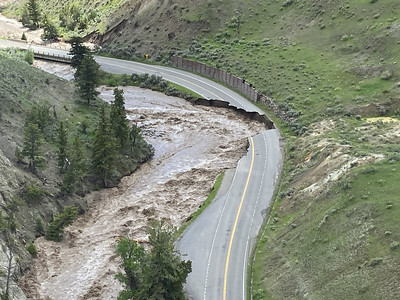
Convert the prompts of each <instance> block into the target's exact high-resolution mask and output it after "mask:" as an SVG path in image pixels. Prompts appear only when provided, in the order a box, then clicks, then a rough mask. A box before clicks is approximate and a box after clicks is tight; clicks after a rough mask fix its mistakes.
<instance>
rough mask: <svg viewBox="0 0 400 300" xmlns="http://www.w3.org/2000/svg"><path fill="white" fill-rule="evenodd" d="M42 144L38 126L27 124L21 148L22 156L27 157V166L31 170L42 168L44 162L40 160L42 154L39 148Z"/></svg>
mask: <svg viewBox="0 0 400 300" xmlns="http://www.w3.org/2000/svg"><path fill="white" fill-rule="evenodd" d="M42 144H43V137H42V133H41V132H40V129H39V126H38V125H37V124H34V123H29V124H28V126H27V127H26V128H25V135H24V146H23V148H22V155H23V156H24V157H26V156H27V157H28V160H29V166H30V167H32V168H36V167H43V166H44V160H43V159H41V157H42V153H41V152H40V146H41V145H42Z"/></svg>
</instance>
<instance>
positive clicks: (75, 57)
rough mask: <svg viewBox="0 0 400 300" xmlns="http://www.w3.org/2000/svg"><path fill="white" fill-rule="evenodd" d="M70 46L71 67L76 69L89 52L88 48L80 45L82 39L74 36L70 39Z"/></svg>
mask: <svg viewBox="0 0 400 300" xmlns="http://www.w3.org/2000/svg"><path fill="white" fill-rule="evenodd" d="M70 44H71V50H70V51H69V54H70V55H72V59H71V66H72V67H73V68H75V69H76V68H78V67H79V66H80V65H81V62H82V60H83V58H84V57H85V56H86V54H89V53H90V51H89V48H88V47H86V46H84V45H83V44H82V39H81V38H80V37H77V36H75V37H73V38H71V41H70Z"/></svg>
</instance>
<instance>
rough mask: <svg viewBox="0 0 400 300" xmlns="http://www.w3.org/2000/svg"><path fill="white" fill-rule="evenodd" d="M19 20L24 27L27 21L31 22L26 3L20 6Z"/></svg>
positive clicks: (26, 25)
mask: <svg viewBox="0 0 400 300" xmlns="http://www.w3.org/2000/svg"><path fill="white" fill-rule="evenodd" d="M20 21H21V23H22V25H24V26H25V27H28V25H29V23H30V22H31V19H30V16H29V11H28V6H27V5H24V7H23V8H22V13H21V18H20Z"/></svg>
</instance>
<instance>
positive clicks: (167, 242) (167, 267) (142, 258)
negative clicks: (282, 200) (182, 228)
mask: <svg viewBox="0 0 400 300" xmlns="http://www.w3.org/2000/svg"><path fill="white" fill-rule="evenodd" d="M174 232H175V231H174V229H173V228H172V227H170V226H166V224H165V223H163V222H157V221H156V222H154V223H153V224H152V227H151V229H150V231H149V241H150V251H149V252H145V251H144V248H143V246H140V245H138V244H137V243H136V242H135V241H132V240H130V239H127V238H124V239H121V241H120V242H119V243H118V246H117V253H118V254H119V255H120V256H121V258H122V263H121V265H120V267H121V268H122V270H123V272H119V273H117V275H116V278H117V279H118V280H119V281H121V282H122V283H123V284H124V286H125V289H124V290H123V291H121V292H120V294H119V296H118V300H128V299H138V300H142V299H143V300H144V299H165V300H181V299H182V300H183V299H185V296H184V292H183V284H184V283H185V282H186V277H187V275H188V274H189V273H190V272H191V271H192V263H191V261H182V260H181V258H180V256H179V255H178V253H177V252H176V251H175V248H174Z"/></svg>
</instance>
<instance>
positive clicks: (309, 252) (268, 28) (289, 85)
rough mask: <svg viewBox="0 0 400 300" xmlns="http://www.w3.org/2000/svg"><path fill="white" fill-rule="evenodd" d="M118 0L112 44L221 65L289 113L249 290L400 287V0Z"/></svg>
mask: <svg viewBox="0 0 400 300" xmlns="http://www.w3.org/2000/svg"><path fill="white" fill-rule="evenodd" d="M46 1H47V2H46V3H51V4H52V5H53V4H54V3H58V2H55V1H51V0H46ZM75 2H76V1H75ZM60 3H61V2H60ZM79 3H83V2H79ZM108 3H109V4H110V3H111V4H112V3H115V5H114V6H113V7H112V9H111V10H108V11H107V15H108V16H109V17H107V18H105V19H101V20H100V19H99V21H97V25H93V26H94V27H93V29H94V31H93V32H92V33H91V34H90V35H89V37H90V38H91V39H92V40H94V41H98V42H99V43H101V45H102V46H103V49H104V50H105V51H107V52H108V53H110V54H112V55H121V56H126V57H138V58H140V57H143V55H144V53H149V54H150V59H153V60H160V61H164V62H167V61H168V58H169V56H170V55H171V54H177V55H182V56H185V57H188V58H191V59H194V60H200V61H203V62H206V63H208V64H210V65H215V66H218V67H221V68H223V69H226V70H228V71H229V72H231V73H234V74H235V75H237V76H240V77H242V78H245V79H246V81H248V82H250V83H252V84H253V85H254V86H255V87H256V88H257V89H258V90H259V91H261V92H263V93H265V94H267V95H269V96H271V97H272V98H273V99H274V101H275V102H276V103H277V105H278V107H279V108H280V110H281V111H283V112H285V114H286V115H288V116H290V117H291V121H290V122H288V123H285V122H283V121H280V120H278V119H276V122H277V123H278V124H279V123H280V125H281V129H282V131H283V134H284V135H285V140H286V150H287V156H286V163H285V167H284V174H283V177H282V183H281V187H280V189H279V191H278V192H277V197H276V202H275V204H274V206H273V208H271V212H270V217H269V220H268V223H267V224H266V227H265V230H263V233H262V236H261V240H260V243H259V245H258V247H257V249H256V251H255V255H256V257H255V265H254V277H253V283H254V286H253V288H252V293H253V298H254V299H287V298H291V299H299V298H309V299H349V298H351V299H377V298H382V299H396V298H400V294H399V293H400V292H399V290H398V286H400V273H399V272H398V268H399V264H400V246H399V243H400V235H399V232H400V230H399V229H400V228H399V227H400V226H399V224H398V222H396V218H397V216H398V215H399V213H400V211H399V210H400V202H399V198H398V195H399V193H400V190H399V185H398V184H397V183H398V182H399V180H400V173H399V172H398V170H399V164H400V163H399V162H400V146H399V145H400V122H399V117H400V97H399V92H400V66H399V62H400V20H399V19H398V18H399V12H400V3H399V1H396V0H329V1H327V0H319V1H311V0H282V1H275V0H271V1H255V0H251V1H239V0H232V1H216V0H208V1H205V0H199V1H181V0H176V1H129V2H128V1H126V2H125V1H120V2H118V1H109V2H108ZM117 3H118V5H117ZM52 5H50V6H49V7H52ZM57 5H59V4H57ZM53 6H54V7H56V4H54V5H53ZM89 7H90V6H89V5H87V8H89ZM109 7H111V6H109ZM97 9H99V10H100V6H99V7H98V8H97ZM54 16H55V17H56V15H54ZM96 26H97V27H96ZM260 106H261V107H263V108H265V109H266V110H267V111H269V112H270V110H269V108H268V107H265V106H263V105H262V104H260Z"/></svg>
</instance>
